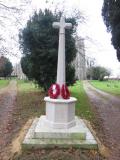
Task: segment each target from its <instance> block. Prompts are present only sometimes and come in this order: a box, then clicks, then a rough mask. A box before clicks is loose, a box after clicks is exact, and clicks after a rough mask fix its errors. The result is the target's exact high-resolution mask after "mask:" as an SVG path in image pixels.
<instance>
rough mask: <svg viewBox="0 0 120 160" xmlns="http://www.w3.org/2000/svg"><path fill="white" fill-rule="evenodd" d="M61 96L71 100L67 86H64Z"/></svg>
mask: <svg viewBox="0 0 120 160" xmlns="http://www.w3.org/2000/svg"><path fill="white" fill-rule="evenodd" d="M61 96H62V98H64V99H69V98H70V92H69V90H68V87H67V86H66V85H65V84H63V85H62V89H61Z"/></svg>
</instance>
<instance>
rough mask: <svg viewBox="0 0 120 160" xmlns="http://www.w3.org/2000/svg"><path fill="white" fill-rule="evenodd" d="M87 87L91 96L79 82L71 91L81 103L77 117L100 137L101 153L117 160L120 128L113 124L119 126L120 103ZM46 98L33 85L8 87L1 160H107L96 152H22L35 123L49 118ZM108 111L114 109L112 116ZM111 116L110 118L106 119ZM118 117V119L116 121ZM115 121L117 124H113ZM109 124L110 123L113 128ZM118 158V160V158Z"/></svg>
mask: <svg viewBox="0 0 120 160" xmlns="http://www.w3.org/2000/svg"><path fill="white" fill-rule="evenodd" d="M86 86H88V87H87V94H88V96H87V95H86V93H85V91H84V89H83V85H82V83H81V82H77V83H76V84H75V85H74V86H72V87H70V90H71V93H72V95H73V96H74V97H76V98H77V99H78V101H77V104H76V114H77V115H78V116H81V117H82V118H84V119H86V120H88V121H90V123H91V125H92V128H93V129H94V131H95V132H96V134H97V137H99V139H100V141H101V142H102V143H103V144H104V145H105V146H106V147H104V146H103V145H102V148H101V150H100V152H101V153H102V155H104V156H109V155H110V153H109V151H111V150H112V152H113V155H112V160H114V159H115V158H116V159H117V158H118V156H119V155H118V154H119V153H118V149H119V147H120V146H118V145H119V144H120V143H119V128H120V127H119V128H118V129H117V130H116V128H117V127H118V125H119V124H118V123H117V121H116V123H117V125H116V124H113V123H115V120H119V117H118V114H120V109H119V104H120V101H119V102H118V101H117V100H116V99H115V98H116V97H114V96H113V97H112V98H113V102H112V103H111V102H110V100H111V99H110V100H109V99H108V98H107V97H106V96H105V95H101V96H100V93H97V91H93V90H94V89H93V88H92V89H90V86H89V84H86ZM85 89H86V88H85ZM44 96H45V93H44V92H43V91H42V89H37V88H35V85H34V84H33V83H32V82H24V81H18V83H17V84H16V81H11V82H10V84H9V85H8V86H7V87H5V90H4V89H2V91H1V93H0V121H1V122H2V123H0V160H8V159H11V160H26V159H27V160H34V159H35V160H38V159H40V160H57V159H58V160H67V159H69V160H97V159H99V160H103V159H104V158H103V156H101V155H100V154H99V153H98V152H97V151H95V150H90V151H88V150H81V149H74V148H69V149H58V148H57V147H55V148H54V149H51V150H50V149H49V150H46V149H40V150H33V149H32V151H31V150H23V151H22V150H21V142H22V140H23V138H24V136H25V133H26V132H27V130H28V128H29V127H30V125H31V124H32V121H33V119H34V118H35V117H39V116H40V115H41V114H45V110H44V109H45V103H44V100H43V99H44ZM104 96H105V98H104ZM88 97H89V99H90V101H89V99H88ZM101 103H103V106H101ZM113 104H114V105H115V107H116V108H115V109H114V107H113V106H112V105H113ZM100 107H101V108H100ZM108 107H109V108H110V111H111V108H112V112H111V113H110V111H109V108H108ZM116 109H117V110H116ZM102 110H103V111H104V113H103V112H102ZM106 111H107V112H108V114H107V112H106ZM116 111H117V113H116ZM109 114H110V115H109ZM108 115H109V117H106V116H108ZM115 117H116V118H118V119H115ZM110 118H111V119H110ZM112 119H113V123H111V120H112ZM105 122H106V124H105ZM108 123H110V126H109V124H108ZM88 125H89V123H88ZM107 125H108V126H107ZM112 125H113V129H114V131H115V133H114V135H113V132H111V129H112V128H111V127H112ZM109 127H110V128H109ZM115 127H116V128H115ZM110 134H111V135H110ZM116 142H118V143H117V144H116ZM114 156H116V157H115V158H114ZM116 159H115V160H116Z"/></svg>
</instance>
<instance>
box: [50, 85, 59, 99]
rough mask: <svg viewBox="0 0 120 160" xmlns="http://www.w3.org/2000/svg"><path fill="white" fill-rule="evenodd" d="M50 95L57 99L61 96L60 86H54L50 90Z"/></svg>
mask: <svg viewBox="0 0 120 160" xmlns="http://www.w3.org/2000/svg"><path fill="white" fill-rule="evenodd" d="M48 95H49V96H50V98H53V99H56V98H57V97H58V96H59V95H60V86H59V84H57V83H56V84H52V85H51V87H50V88H49V90H48Z"/></svg>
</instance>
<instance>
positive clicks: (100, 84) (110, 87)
mask: <svg viewBox="0 0 120 160" xmlns="http://www.w3.org/2000/svg"><path fill="white" fill-rule="evenodd" d="M90 83H91V84H92V85H93V86H94V87H96V88H98V89H100V90H103V91H105V92H108V93H112V94H114V95H118V96H120V81H118V80H109V81H97V80H92V81H90Z"/></svg>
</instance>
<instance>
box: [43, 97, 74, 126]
mask: <svg viewBox="0 0 120 160" xmlns="http://www.w3.org/2000/svg"><path fill="white" fill-rule="evenodd" d="M44 100H45V101H46V120H45V123H44V124H46V125H47V126H49V127H52V128H61V129H62V128H70V127H73V126H75V102H76V101H77V99H76V98H73V97H70V99H67V100H65V99H51V98H50V97H45V98H44Z"/></svg>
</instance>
